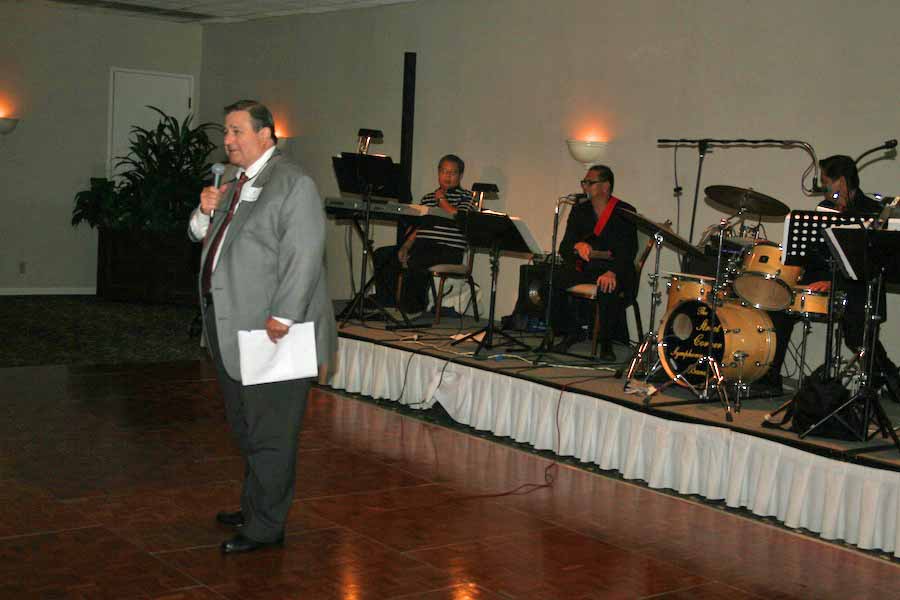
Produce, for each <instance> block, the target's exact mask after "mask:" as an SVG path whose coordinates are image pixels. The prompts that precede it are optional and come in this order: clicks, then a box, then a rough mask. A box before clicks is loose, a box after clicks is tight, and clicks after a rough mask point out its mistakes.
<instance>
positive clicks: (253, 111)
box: [225, 100, 278, 142]
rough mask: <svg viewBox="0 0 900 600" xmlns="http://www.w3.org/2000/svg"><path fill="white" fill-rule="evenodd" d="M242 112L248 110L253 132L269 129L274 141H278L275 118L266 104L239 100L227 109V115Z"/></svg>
mask: <svg viewBox="0 0 900 600" xmlns="http://www.w3.org/2000/svg"><path fill="white" fill-rule="evenodd" d="M240 110H246V111H247V112H248V113H250V123H251V125H253V131H257V132H258V131H259V130H260V129H262V128H263V127H268V128H269V131H270V132H271V134H272V141H273V142H277V141H278V137H277V136H276V135H275V117H273V116H272V111H270V110H269V109H268V108H267V107H266V105H265V104H262V103H261V102H257V101H256V100H238V101H237V102H235V103H234V104H229V105H228V106H226V107H225V114H226V115H229V114H231V113H233V112H238V111H240Z"/></svg>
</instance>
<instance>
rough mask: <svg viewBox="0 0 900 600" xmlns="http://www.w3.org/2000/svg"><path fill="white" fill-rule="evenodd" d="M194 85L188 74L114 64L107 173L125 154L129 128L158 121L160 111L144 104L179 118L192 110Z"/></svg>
mask: <svg viewBox="0 0 900 600" xmlns="http://www.w3.org/2000/svg"><path fill="white" fill-rule="evenodd" d="M193 89H194V78H193V77H192V76H191V75H178V74H174V73H154V72H152V71H135V70H133V69H120V68H118V67H113V68H112V70H111V72H110V90H109V95H110V103H109V105H110V115H109V154H108V157H107V175H109V176H110V177H112V175H113V172H114V166H115V164H116V163H117V162H118V157H120V156H125V155H126V154H128V144H129V137H130V135H131V128H132V127H133V126H135V125H137V126H138V127H143V128H145V129H150V128H154V127H156V124H157V123H159V119H160V116H159V114H158V113H157V112H156V111H154V110H151V109H149V108H147V106H148V105H149V106H155V107H157V108H158V109H160V110H162V111H163V112H164V113H166V114H167V115H171V116H173V117H175V118H176V119H178V121H179V122H181V121H182V120H183V119H184V118H185V117H186V116H187V114H188V113H190V112H191V104H192V100H191V97H192V96H193ZM194 125H196V123H194Z"/></svg>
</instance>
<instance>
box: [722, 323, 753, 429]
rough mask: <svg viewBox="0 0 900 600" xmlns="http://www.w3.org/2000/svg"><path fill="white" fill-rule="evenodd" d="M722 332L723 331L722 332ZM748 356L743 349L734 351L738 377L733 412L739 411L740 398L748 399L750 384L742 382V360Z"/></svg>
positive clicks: (735, 384) (735, 383) (735, 385)
mask: <svg viewBox="0 0 900 600" xmlns="http://www.w3.org/2000/svg"><path fill="white" fill-rule="evenodd" d="M723 333H724V332H723ZM749 357H750V354H749V353H747V352H744V351H743V350H738V351H736V352H735V353H734V356H733V357H732V358H734V360H735V361H736V362H737V364H738V366H739V368H738V379H737V381H735V382H734V412H736V413H739V412H741V398H744V399H746V400H749V399H750V385H749V384H748V383H745V382H744V362H745V361H746V360H747V359H748V358H749Z"/></svg>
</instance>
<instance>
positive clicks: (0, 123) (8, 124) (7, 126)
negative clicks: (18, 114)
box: [0, 117, 19, 135]
mask: <svg viewBox="0 0 900 600" xmlns="http://www.w3.org/2000/svg"><path fill="white" fill-rule="evenodd" d="M18 124H19V120H18V119H13V118H12V117H0V135H6V134H7V133H12V131H13V129H15V128H16V125H18Z"/></svg>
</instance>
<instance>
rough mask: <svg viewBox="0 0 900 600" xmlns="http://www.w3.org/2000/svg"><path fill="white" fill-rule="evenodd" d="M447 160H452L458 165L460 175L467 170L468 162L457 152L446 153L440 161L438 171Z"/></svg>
mask: <svg viewBox="0 0 900 600" xmlns="http://www.w3.org/2000/svg"><path fill="white" fill-rule="evenodd" d="M445 162H452V163H453V164H455V165H456V169H457V170H458V171H459V176H460V177H462V174H463V173H465V171H466V163H465V162H464V161H463V159H461V158H460V157H458V156H457V155H455V154H445V155H444V156H442V157H441V160H439V161H438V166H437V168H438V171H440V170H441V165H442V164H444V163H445Z"/></svg>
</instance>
